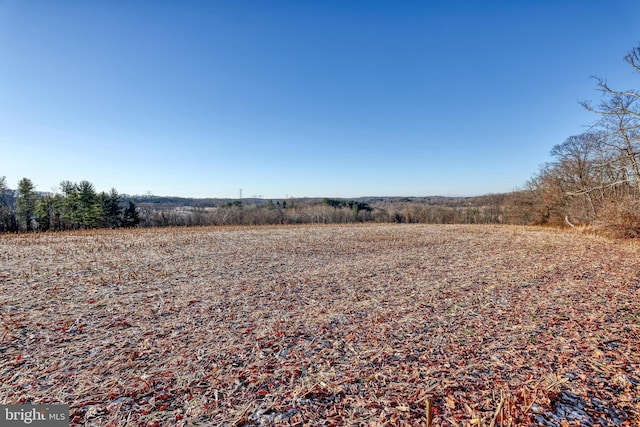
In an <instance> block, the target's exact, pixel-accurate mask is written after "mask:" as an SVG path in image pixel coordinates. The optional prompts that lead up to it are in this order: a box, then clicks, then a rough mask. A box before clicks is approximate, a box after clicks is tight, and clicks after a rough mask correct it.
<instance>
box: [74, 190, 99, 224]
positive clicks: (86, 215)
mask: <svg viewBox="0 0 640 427" xmlns="http://www.w3.org/2000/svg"><path fill="white" fill-rule="evenodd" d="M78 203H79V211H80V212H79V217H80V223H81V226H82V228H97V227H99V226H100V225H101V223H102V205H101V204H100V200H99V199H98V194H97V193H96V190H95V187H94V186H93V184H91V183H90V182H89V181H81V182H80V184H78Z"/></svg>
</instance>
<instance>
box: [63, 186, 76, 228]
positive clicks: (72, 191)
mask: <svg viewBox="0 0 640 427" xmlns="http://www.w3.org/2000/svg"><path fill="white" fill-rule="evenodd" d="M60 190H61V191H62V194H63V203H62V210H61V215H62V220H61V223H62V227H61V228H62V229H63V230H68V229H74V228H78V227H80V224H81V216H80V203H79V198H78V186H77V185H76V184H74V183H73V182H71V181H62V182H61V183H60Z"/></svg>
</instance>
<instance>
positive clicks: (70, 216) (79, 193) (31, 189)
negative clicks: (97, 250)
mask: <svg viewBox="0 0 640 427" xmlns="http://www.w3.org/2000/svg"><path fill="white" fill-rule="evenodd" d="M139 223H140V215H139V213H138V208H137V206H136V204H135V203H134V202H133V201H131V200H129V201H128V202H125V201H124V200H123V198H122V196H121V195H120V194H118V192H117V191H116V190H115V189H112V190H111V191H110V192H109V193H106V192H100V193H98V192H97V191H96V190H95V187H94V185H93V184H91V183H90V182H89V181H81V182H79V183H73V182H71V181H63V182H62V183H61V184H60V192H59V193H56V194H50V193H38V192H36V191H35V185H34V183H33V182H32V181H31V180H30V179H28V178H23V179H21V180H20V181H19V182H18V187H17V190H16V191H11V190H9V188H8V185H7V182H6V177H4V176H2V177H0V232H20V231H26V232H30V231H59V230H75V229H88V228H117V227H135V226H137V225H138V224H139Z"/></svg>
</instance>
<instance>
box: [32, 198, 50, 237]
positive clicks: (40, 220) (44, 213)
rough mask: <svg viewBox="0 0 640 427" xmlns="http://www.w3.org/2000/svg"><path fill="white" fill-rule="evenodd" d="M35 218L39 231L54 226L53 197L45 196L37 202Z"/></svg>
mask: <svg viewBox="0 0 640 427" xmlns="http://www.w3.org/2000/svg"><path fill="white" fill-rule="evenodd" d="M34 218H35V221H36V224H37V227H38V230H39V231H48V230H50V229H52V228H53V218H54V204H53V197H51V196H45V197H42V198H41V199H40V200H38V201H37V202H36V207H35V211H34Z"/></svg>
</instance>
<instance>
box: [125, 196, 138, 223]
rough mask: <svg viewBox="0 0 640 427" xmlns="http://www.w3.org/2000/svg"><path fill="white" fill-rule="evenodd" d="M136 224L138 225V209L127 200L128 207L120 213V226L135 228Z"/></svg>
mask: <svg viewBox="0 0 640 427" xmlns="http://www.w3.org/2000/svg"><path fill="white" fill-rule="evenodd" d="M138 224H140V214H139V213H138V207H137V206H136V204H135V203H133V201H131V200H129V206H127V207H126V208H125V209H124V212H123V213H122V226H123V227H135V226H136V225H138Z"/></svg>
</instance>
